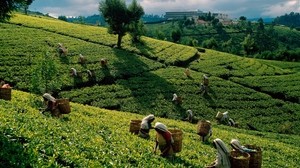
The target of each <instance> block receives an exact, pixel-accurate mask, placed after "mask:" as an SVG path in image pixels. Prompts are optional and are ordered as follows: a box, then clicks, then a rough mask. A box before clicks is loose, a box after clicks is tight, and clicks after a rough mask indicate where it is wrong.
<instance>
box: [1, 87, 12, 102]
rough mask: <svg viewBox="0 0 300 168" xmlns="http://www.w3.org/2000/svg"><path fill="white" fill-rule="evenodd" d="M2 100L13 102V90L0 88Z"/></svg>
mask: <svg viewBox="0 0 300 168" xmlns="http://www.w3.org/2000/svg"><path fill="white" fill-rule="evenodd" d="M0 99H3V100H11V88H0Z"/></svg>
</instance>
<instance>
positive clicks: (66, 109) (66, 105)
mask: <svg viewBox="0 0 300 168" xmlns="http://www.w3.org/2000/svg"><path fill="white" fill-rule="evenodd" d="M56 103H57V104H58V109H59V111H60V113H62V114H69V113H70V112H71V107H70V102H69V99H57V100H56Z"/></svg>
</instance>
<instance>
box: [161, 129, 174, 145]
mask: <svg viewBox="0 0 300 168" xmlns="http://www.w3.org/2000/svg"><path fill="white" fill-rule="evenodd" d="M161 135H162V136H163V137H164V139H165V140H166V142H169V143H171V139H172V134H171V133H170V132H169V131H167V132H164V133H162V134H161Z"/></svg>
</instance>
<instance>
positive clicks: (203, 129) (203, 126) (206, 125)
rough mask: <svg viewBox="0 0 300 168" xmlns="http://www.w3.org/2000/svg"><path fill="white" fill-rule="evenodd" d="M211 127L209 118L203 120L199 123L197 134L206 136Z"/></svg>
mask: <svg viewBox="0 0 300 168" xmlns="http://www.w3.org/2000/svg"><path fill="white" fill-rule="evenodd" d="M210 129H211V123H210V122H209V121H208V120H201V121H199V122H198V124H197V134H198V135H200V136H206V135H208V134H209V130H210Z"/></svg>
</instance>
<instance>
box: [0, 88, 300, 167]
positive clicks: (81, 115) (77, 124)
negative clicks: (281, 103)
mask: <svg viewBox="0 0 300 168" xmlns="http://www.w3.org/2000/svg"><path fill="white" fill-rule="evenodd" d="M41 101H42V100H41V97H40V96H36V95H31V94H28V93H25V92H21V91H17V90H13V92H12V100H11V101H4V100H0V132H1V134H0V144H1V151H0V156H1V157H0V158H1V162H0V167H204V166H205V165H208V164H209V163H210V162H212V161H213V160H214V159H215V157H216V151H215V149H214V148H213V146H212V144H211V143H202V142H201V141H200V139H199V136H198V135H197V134H196V125H195V124H190V123H187V122H182V121H178V120H170V119H164V118H159V117H157V118H156V120H155V121H159V122H163V123H165V124H166V125H167V126H168V127H169V128H175V127H176V128H179V129H181V130H182V131H183V147H182V151H181V152H180V153H177V154H176V157H175V159H174V160H173V161H171V160H167V159H164V158H162V157H160V156H159V153H157V154H154V153H153V147H154V145H155V142H154V137H155V132H154V131H153V130H152V131H151V132H150V136H151V138H150V140H145V139H142V138H139V137H138V136H136V135H133V134H131V133H129V122H130V120H131V119H141V118H143V116H142V115H139V114H133V113H128V112H119V111H111V110H105V109H100V108H96V107H92V106H87V105H81V104H77V103H71V109H72V112H71V113H70V114H68V115H65V116H64V117H63V118H60V119H58V118H53V117H51V116H50V115H48V114H45V115H42V114H40V113H39V109H38V107H40V105H41V103H42V102H41ZM215 138H221V139H222V140H223V141H224V142H225V143H226V145H227V146H228V147H229V149H231V147H230V145H229V142H230V140H231V139H232V138H237V139H239V140H240V142H241V143H242V144H257V145H259V146H260V147H261V148H262V151H263V161H262V164H263V165H262V166H263V167H266V168H274V167H287V168H288V167H297V166H298V164H299V154H300V152H299V150H300V145H299V143H298V142H299V140H300V137H299V136H298V135H283V134H274V133H263V132H257V131H247V130H243V129H237V128H233V127H231V128H230V127H226V126H221V125H217V124H215V123H214V122H213V136H212V137H211V139H210V140H209V141H210V142H211V141H212V140H213V139H215Z"/></svg>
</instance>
